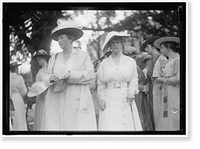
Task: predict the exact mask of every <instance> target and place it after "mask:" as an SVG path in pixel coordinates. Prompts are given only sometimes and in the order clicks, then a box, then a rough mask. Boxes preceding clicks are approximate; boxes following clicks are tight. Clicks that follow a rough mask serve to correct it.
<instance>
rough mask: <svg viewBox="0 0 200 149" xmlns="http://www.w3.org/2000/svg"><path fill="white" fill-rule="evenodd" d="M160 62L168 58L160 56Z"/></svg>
mask: <svg viewBox="0 0 200 149" xmlns="http://www.w3.org/2000/svg"><path fill="white" fill-rule="evenodd" d="M159 60H167V58H166V57H164V56H163V55H160V56H159Z"/></svg>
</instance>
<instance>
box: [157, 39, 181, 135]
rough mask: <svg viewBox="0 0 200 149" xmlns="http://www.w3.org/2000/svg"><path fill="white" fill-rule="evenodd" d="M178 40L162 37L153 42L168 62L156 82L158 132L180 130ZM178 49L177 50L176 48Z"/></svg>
mask: <svg viewBox="0 0 200 149" xmlns="http://www.w3.org/2000/svg"><path fill="white" fill-rule="evenodd" d="M179 43H180V39H179V38H177V37H163V38H160V39H158V40H156V41H155V42H154V45H155V46H156V47H157V48H159V49H161V50H160V51H161V53H162V55H164V56H165V57H168V61H167V63H166V64H165V66H164V67H163V70H162V71H161V77H159V78H157V79H156V82H158V83H160V84H161V85H162V99H161V115H160V119H161V120H160V123H159V126H158V130H160V131H179V130H180V55H179V54H178V52H179V47H178V46H179ZM177 47H178V48H177Z"/></svg>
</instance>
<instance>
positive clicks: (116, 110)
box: [2, 2, 188, 137]
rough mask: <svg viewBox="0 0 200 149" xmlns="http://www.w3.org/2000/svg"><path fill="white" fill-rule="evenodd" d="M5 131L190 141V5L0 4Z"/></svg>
mask: <svg viewBox="0 0 200 149" xmlns="http://www.w3.org/2000/svg"><path fill="white" fill-rule="evenodd" d="M2 7H3V14H2V18H3V30H2V45H3V47H2V60H3V61H2V63H3V65H2V66H3V70H4V71H3V73H2V76H3V77H2V78H3V79H2V84H3V87H2V94H3V98H2V109H3V113H2V118H3V122H2V128H3V129H2V130H3V131H2V134H3V135H5V136H18V135H22V136H23V135H31V136H34V135H48V136H51V135H56V136H60V135H62V136H63V135H64V136H65V135H75V136H76V135H83V136H88V135H89V136H91V135H95V136H103V135H106V136H109V135H115V136H117V135H125V136H130V135H132V136H136V137H137V136H155V135H156V136H165V135H167V136H176V137H179V136H182V137H183V136H187V131H188V130H187V112H188V111H187V99H186V63H187V61H186V54H187V46H186V43H187V38H186V36H187V35H186V25H187V22H186V12H187V10H186V8H187V3H186V2H142V3H141V2H116V3H114V2H113V3H112V2H108V3H106V2H102V3H101V2H94V3H92V2H85V3H78V2H77V3H72V2H62V3H56V2H48V3H38V2H37V3H28V2H26V3H25V2H21V3H20V2H18V3H16V2H15V3H12V2H4V3H3V4H2Z"/></svg>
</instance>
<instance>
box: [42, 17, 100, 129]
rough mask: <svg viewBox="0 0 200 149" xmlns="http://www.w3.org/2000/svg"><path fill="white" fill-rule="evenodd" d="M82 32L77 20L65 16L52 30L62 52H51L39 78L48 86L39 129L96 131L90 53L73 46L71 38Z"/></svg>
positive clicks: (74, 38)
mask: <svg viewBox="0 0 200 149" xmlns="http://www.w3.org/2000/svg"><path fill="white" fill-rule="evenodd" d="M82 36H83V31H82V30H81V29H80V27H79V25H78V24H77V22H74V21H72V20H68V21H66V22H63V23H61V24H59V25H58V26H57V27H56V28H55V29H54V30H52V39H53V40H55V41H57V42H58V44H59V45H60V47H61V48H62V49H63V51H62V52H60V53H57V54H55V55H52V56H51V58H50V60H49V63H48V67H47V71H46V73H45V74H43V77H42V80H43V81H44V82H45V84H46V86H48V90H47V95H46V99H47V100H46V102H45V108H44V116H43V119H42V130H45V131H46V130H47V131H95V130H97V125H96V118H95V111H94V105H93V101H92V97H91V93H90V90H89V84H90V83H92V81H93V80H94V68H93V65H92V62H91V59H90V57H89V55H88V54H87V53H86V52H84V51H82V50H81V49H80V50H76V49H74V48H73V45H72V44H73V41H75V40H78V39H79V38H81V37H82Z"/></svg>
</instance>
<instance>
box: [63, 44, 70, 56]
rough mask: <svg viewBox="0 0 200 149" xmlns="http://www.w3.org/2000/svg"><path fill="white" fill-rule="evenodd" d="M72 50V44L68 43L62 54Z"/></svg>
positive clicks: (67, 53)
mask: <svg viewBox="0 0 200 149" xmlns="http://www.w3.org/2000/svg"><path fill="white" fill-rule="evenodd" d="M71 52H72V45H68V47H66V48H65V49H63V54H64V55H69V54H71Z"/></svg>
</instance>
